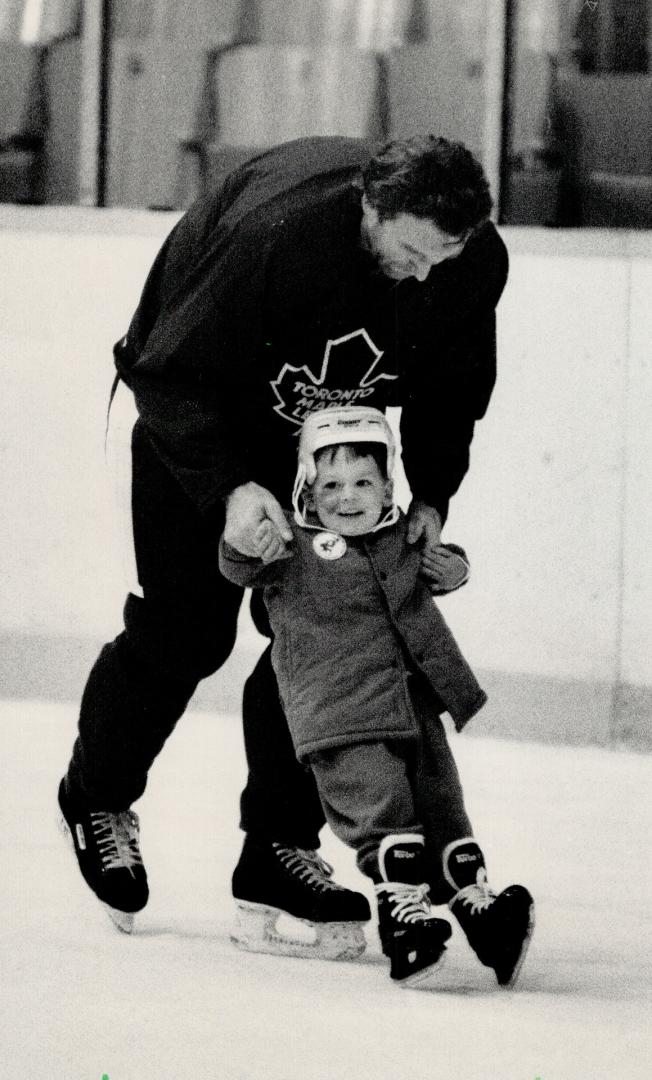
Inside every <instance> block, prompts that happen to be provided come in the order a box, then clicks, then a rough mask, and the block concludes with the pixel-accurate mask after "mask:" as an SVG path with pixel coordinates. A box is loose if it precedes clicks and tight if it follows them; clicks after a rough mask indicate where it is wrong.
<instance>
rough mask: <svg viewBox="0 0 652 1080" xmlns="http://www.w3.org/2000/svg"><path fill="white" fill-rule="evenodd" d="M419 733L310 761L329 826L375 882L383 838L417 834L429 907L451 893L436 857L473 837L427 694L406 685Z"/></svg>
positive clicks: (413, 683)
mask: <svg viewBox="0 0 652 1080" xmlns="http://www.w3.org/2000/svg"><path fill="white" fill-rule="evenodd" d="M409 683H410V690H411V700H412V705H413V708H414V711H415V716H416V718H417V720H418V723H419V731H420V734H419V736H418V737H415V738H414V739H409V738H408V739H393V740H384V741H379V742H366V743H356V744H354V745H351V746H341V747H336V748H333V749H330V750H322V751H319V752H318V753H316V754H314V755H311V757H310V765H311V767H312V770H313V773H314V775H315V779H316V781H317V787H318V789H319V794H320V797H321V801H322V805H323V807H324V813H325V814H326V819H327V821H328V823H329V825H330V826H331V828H332V830H333V832H334V833H335V835H336V836H338V837H339V838H340V839H341V840H343V841H344V843H345V844H348V845H349V846H350V847H352V848H354V849H355V850H356V851H357V861H358V866H359V867H360V869H361V870H362V871H363V873H365V874H367V875H368V876H369V877H371V878H373V879H374V880H376V881H378V880H379V874H378V863H377V851H378V847H379V844H380V841H381V840H382V839H383V837H384V836H388V835H391V834H395V833H410V832H414V833H419V834H420V835H422V836H424V838H425V846H426V864H427V866H428V870H429V873H428V883H429V885H430V891H431V898H432V901H433V903H436V904H443V903H446V902H447V901H448V900H449V899H450V897H451V896H452V895H453V890H452V889H451V887H450V886H449V885H448V884H447V882H446V881H445V879H444V877H443V873H442V866H441V856H442V852H443V850H444V848H445V847H446V845H447V844H449V843H450V842H451V841H452V840H459V839H462V838H463V837H465V836H471V835H472V828H471V823H470V821H469V819H468V817H467V815H466V811H465V809H464V798H463V794H462V788H461V784H460V779H459V774H458V771H457V766H456V765H455V761H454V759H453V755H452V754H451V751H450V747H449V745H448V740H447V738H446V732H445V730H444V726H443V724H442V722H441V720H440V718H439V716H438V715H437V712H436V710H435V708H434V705H433V696H432V693H431V692H430V689H429V687H427V686H426V687H422V686H421V685H419V682H418V680H417V678H416V677H414V676H412V677H410V680H409Z"/></svg>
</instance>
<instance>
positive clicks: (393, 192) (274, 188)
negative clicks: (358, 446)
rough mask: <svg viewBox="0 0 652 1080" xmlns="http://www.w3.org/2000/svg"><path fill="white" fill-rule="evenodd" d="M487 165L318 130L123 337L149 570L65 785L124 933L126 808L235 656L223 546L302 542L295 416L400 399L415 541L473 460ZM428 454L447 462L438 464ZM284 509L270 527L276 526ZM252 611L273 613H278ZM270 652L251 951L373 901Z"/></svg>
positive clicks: (101, 671)
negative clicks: (358, 879) (320, 851)
mask: <svg viewBox="0 0 652 1080" xmlns="http://www.w3.org/2000/svg"><path fill="white" fill-rule="evenodd" d="M490 209H491V198H490V195H489V190H488V186H487V183H486V180H485V178H484V175H483V173H482V169H481V167H480V165H479V164H478V162H477V161H476V160H475V159H474V158H473V157H472V155H471V154H470V153H469V152H468V151H467V150H466V149H465V148H464V147H462V146H461V145H459V144H455V143H449V142H448V141H446V140H444V139H437V138H435V137H434V136H428V137H425V138H421V139H409V140H404V141H397V142H394V143H391V144H389V146H387V147H385V148H383V149H382V150H381V151H380V152H379V153H377V154H376V155H375V156H370V150H369V148H368V147H366V146H365V144H363V143H362V142H359V141H358V140H353V139H343V138H330V137H328V138H310V139H302V140H298V141H297V142H294V143H289V144H286V145H283V146H279V147H276V148H275V149H272V150H270V151H268V152H267V153H265V154H262V155H261V156H259V157H258V158H255V159H254V160H252V161H251V162H249V163H247V164H245V165H244V166H243V167H242V168H240V169H238V170H236V171H235V172H234V173H232V174H231V175H230V176H229V177H228V178H227V180H226V182H225V183H224V185H223V186H222V187H221V188H220V189H219V190H218V191H216V192H215V193H212V194H210V195H209V196H208V197H206V198H204V199H202V200H200V201H199V202H198V203H197V204H196V205H195V206H194V207H193V208H191V210H190V211H189V212H188V213H187V214H186V215H185V216H184V217H183V218H182V219H181V221H180V222H179V223H178V225H177V226H176V227H175V229H173V231H172V233H171V234H170V236H169V237H168V239H167V240H166V242H165V244H164V245H163V247H162V249H161V251H160V253H159V255H158V256H157V258H156V260H155V262H154V265H153V267H152V270H151V272H150V274H149V277H148V280H147V282H146V285H145V289H144V292H143V295H142V297H141V300H140V304H139V306H138V308H137V311H136V313H135V315H134V318H133V320H132V323H131V326H130V327H129V331H128V333H127V335H126V337H125V338H124V339H123V340H122V341H120V342H119V343H118V345H117V346H116V348H115V361H116V366H117V370H118V374H119V376H120V379H121V380H122V381H123V382H124V383H126V384H127V386H128V387H129V388H130V389H131V391H132V393H133V395H134V398H135V402H136V406H137V409H138V414H139V418H138V421H137V423H136V425H135V427H134V430H133V437H132V444H131V453H132V491H131V506H132V516H133V540H134V550H135V559H136V565H137V569H138V586H137V587H135V588H134V590H133V591H132V592H131V593H130V594H129V596H128V597H127V602H126V606H125V630H124V632H123V633H122V634H121V635H120V636H119V637H118V638H117V639H116V640H115V641H114V642H112V643H110V644H108V645H106V646H105V647H104V649H103V650H102V652H101V654H100V656H99V658H98V660H97V661H96V664H95V666H94V668H93V670H92V671H91V674H90V677H89V680H88V683H87V686H86V689H85V692H84V696H83V700H82V705H81V713H80V720H79V736H78V738H77V741H76V743H75V747H74V750H73V756H72V761H71V763H70V766H69V769H68V773H67V776H66V778H65V780H64V781H62V784H61V787H60V791H59V802H60V806H61V810H62V814H63V818H64V820H65V822H66V825H67V827H68V830H69V831H70V833H71V835H72V838H73V840H74V842H75V852H76V855H77V858H78V862H79V865H80V869H81V871H82V873H83V874H84V877H85V878H86V881H87V883H88V884H89V885H90V887H91V888H92V889H93V891H94V892H95V893H96V894H97V895H98V896H99V898H100V899H101V900H102V901H103V902H104V903H105V904H107V906H108V907H109V908H110V909H112V914H113V917H114V919H115V920H116V921H117V922H118V924H119V925H120V926H121V927H122V928H123V929H126V930H130V929H131V926H132V923H133V912H135V911H138V910H140V909H141V908H142V907H143V906H144V905H145V903H146V901H147V896H148V892H147V878H146V874H145V870H144V867H143V865H142V859H141V856H140V851H139V848H138V821H137V818H136V816H135V815H134V814H133V812H132V811H131V810H130V807H131V805H132V803H133V802H134V801H135V800H136V799H137V798H139V796H140V795H141V794H142V792H143V790H144V788H145V784H146V779H147V773H148V770H149V768H150V766H151V764H152V762H153V761H154V759H155V757H156V756H157V754H158V753H159V751H160V750H161V748H162V746H163V744H164V742H165V740H166V739H167V737H168V735H169V734H170V733H171V732H172V730H173V728H174V726H175V724H176V722H177V720H178V719H179V718H180V717H181V715H182V714H183V712H184V710H185V708H186V705H187V703H188V701H189V700H190V698H191V696H192V694H193V692H194V690H195V688H196V686H197V684H198V682H199V681H200V680H201V679H202V678H204V677H206V676H207V675H210V674H211V673H212V672H214V671H216V670H217V669H218V668H219V667H220V666H221V665H222V664H223V663H224V661H225V660H226V658H227V656H228V655H229V653H230V651H231V649H232V647H233V643H234V640H235V634H236V618H237V613H238V609H239V607H240V603H241V600H242V590H241V589H239V588H237V587H236V586H234V585H232V584H230V583H229V582H227V581H226V580H225V579H223V578H222V577H221V576H220V574H219V571H218V563H217V543H218V538H219V536H220V533H221V532H222V530H223V529H224V532H225V538H226V540H227V541H228V543H229V544H230V545H231V547H233V548H235V549H236V550H238V551H240V552H242V553H243V554H244V555H248V556H255V555H257V554H258V550H259V542H260V531H259V530H260V527H261V526H262V525H263V523H265V525H264V530H263V531H265V533H266V534H267V533H268V532H269V529H270V528H273V529H274V530H275V544H276V553H277V554H278V553H283V551H284V549H285V546H286V545H287V544H288V543H289V542H290V540H291V533H290V532H289V530H288V528H287V525H286V522H285V519H284V517H283V513H282V507H281V504H280V502H279V501H278V500H279V499H284V498H285V497H286V493H287V492H288V491H289V490H291V486H292V478H293V475H294V466H295V458H296V434H297V433H298V431H299V428H300V425H301V423H302V421H303V420H304V418H305V417H306V416H307V415H308V414H309V413H310V412H311V411H313V410H315V409H319V408H323V407H325V406H326V405H333V404H342V405H346V404H348V403H355V404H365V405H372V406H376V407H377V408H380V409H383V410H384V409H385V408H386V407H387V406H390V405H400V406H401V407H402V415H401V437H402V454H403V462H404V466H405V471H406V475H407V478H408V482H409V484H410V487H411V491H412V496H413V499H412V504H411V507H410V512H409V520H410V532H409V537H410V540H411V542H413V543H417V542H420V541H422V540H424V539H427V540H428V542H429V543H431V544H436V543H437V542H438V540H439V536H440V533H441V528H442V525H443V523H444V521H445V519H446V515H447V510H448V501H449V499H450V497H451V496H452V495H453V494H454V493H455V491H456V490H457V488H458V487H459V484H460V483H461V481H462V478H463V476H464V474H465V472H466V470H467V468H468V462H469V445H470V443H471V439H472V436H473V430H474V424H475V421H476V420H477V419H478V418H480V417H482V416H483V415H484V412H485V410H486V408H487V405H488V402H489V398H490V396H491V391H492V388H493V384H494V380H495V307H496V304H497V302H498V300H499V297H500V295H501V293H502V290H503V288H504V284H505V280H506V276H507V257H506V252H505V248H504V245H503V244H502V242H501V240H500V239H499V237H498V235H497V233H496V230H495V229H494V227H493V226H492V225H491V224H490V223H489V221H488V215H489V212H490ZM430 462H432V466H430V465H429V463H430ZM270 523H271V524H270ZM252 611H253V615H254V619H255V621H256V624H257V625H258V627H259V628H260V629H262V630H263V632H265V631H266V630H267V629H268V628H267V625H266V616H265V612H264V610H263V609H262V605H261V604H260V603H259V602H258V601H257V600H256V594H254V603H253V606H252ZM270 648H271V647H268V648H267V649H266V650H265V652H264V653H263V655H262V656H261V658H260V660H259V662H258V664H257V665H256V668H255V670H254V671H253V673H252V675H251V676H250V677H249V679H248V680H247V683H246V685H245V690H244V699H243V717H244V736H245V748H246V753H247V762H248V766H249V776H248V780H247V785H246V787H245V790H244V792H243V795H242V800H241V826H242V828H243V830H244V831H245V833H246V838H245V842H244V846H243V851H242V854H241V857H240V860H239V862H238V866H237V867H236V870H235V873H234V876H233V893H234V896H235V897H236V898H237V899H238V900H239V901H244V902H247V903H248V904H252V905H256V908H255V910H257V911H258V912H259V913H260V916H261V919H260V923H259V926H258V931H259V932H258V935H256V933H254V932H252V933H251V934H248V933H247V932H244V931H243V932H241V933H240V934H239V938H240V941H241V943H242V944H243V945H245V946H248V947H251V948H264V949H268V948H274V947H275V946H274V941H275V940H276V939H275V937H274V933H273V931H272V928H271V923H270V919H271V915H270V912H271V913H272V915H274V916H276V915H278V913H279V912H280V911H284V912H289V913H290V914H292V915H294V916H296V917H298V918H303V919H305V920H307V921H308V922H310V923H311V924H313V925H317V926H318V929H319V932H318V933H317V936H316V947H317V948H318V949H322V951H323V952H324V953H325V954H328V955H337V942H336V941H335V938H336V936H337V935H336V931H335V930H334V928H335V927H337V926H338V925H339V924H341V923H350V922H353V923H355V922H362V921H364V920H365V919H367V918H369V908H368V905H367V902H366V899H365V898H364V897H362V896H361V895H360V894H357V893H353V892H350V891H349V890H345V889H342V888H340V887H339V886H337V885H336V884H335V883H334V882H333V881H332V880H331V877H330V873H331V871H330V868H329V867H327V865H326V864H325V863H323V861H322V860H320V858H319V856H318V855H317V854H316V848H317V847H318V844H319V839H318V833H319V830H320V828H321V827H322V825H323V823H324V817H323V812H322V809H321V805H320V803H319V799H318V796H317V793H316V788H315V785H314V781H313V778H312V776H311V774H310V773H309V772H307V771H306V770H305V769H304V768H302V766H300V765H299V764H298V763H297V761H296V760H295V757H294V753H293V750H292V744H291V740H290V737H289V733H288V730H287V724H286V721H285V717H284V715H283V712H282V709H281V706H280V702H279V698H278V689H277V686H276V682H275V679H274V675H273V671H272V668H271V663H270Z"/></svg>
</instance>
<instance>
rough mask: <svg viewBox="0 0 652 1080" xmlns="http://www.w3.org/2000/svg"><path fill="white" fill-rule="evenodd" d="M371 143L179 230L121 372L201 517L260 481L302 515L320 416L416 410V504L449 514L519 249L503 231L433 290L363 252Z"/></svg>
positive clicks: (293, 167) (236, 176)
mask: <svg viewBox="0 0 652 1080" xmlns="http://www.w3.org/2000/svg"><path fill="white" fill-rule="evenodd" d="M369 156H370V148H369V146H368V144H365V143H363V142H360V141H359V140H357V139H344V138H331V137H322V138H309V139H300V140H298V141H296V142H293V143H288V144H285V145H283V146H279V147H276V148H275V149H272V150H270V151H268V152H267V153H264V154H262V155H260V156H259V157H257V158H254V159H253V160H252V161H250V162H248V163H247V164H245V165H244V166H243V167H241V168H239V169H237V170H236V171H235V172H234V173H232V174H231V175H230V176H229V177H228V178H227V180H226V181H225V183H224V184H223V185H222V187H221V188H219V190H217V191H216V192H214V193H212V194H210V195H208V196H207V197H205V198H203V199H201V200H200V201H199V202H197V203H196V204H195V205H194V206H193V207H192V208H191V209H190V210H189V211H188V213H186V214H185V215H184V217H183V218H182V219H181V220H180V221H179V223H178V224H177V225H176V227H175V228H174V229H173V230H172V232H171V234H170V236H169V237H168V238H167V240H166V242H165V243H164V245H163V247H162V249H161V251H160V252H159V254H158V256H157V258H156V261H155V262H154V265H153V267H152V269H151V271H150V274H149V277H148V279H147V282H146V284H145V288H144V291H143V294H142V297H141V300H140V303H139V306H138V309H137V311H136V313H135V315H134V318H133V320H132V323H131V326H130V327H129V331H128V333H127V336H126V337H125V338H124V339H123V340H122V341H120V342H119V343H118V344H117V345H116V347H115V359H116V366H117V369H118V372H119V374H120V375H121V377H122V379H123V380H124V381H125V382H126V383H127V384H128V385H129V386H130V387H131V388H132V390H133V392H134V394H135V398H136V403H137V406H138V410H139V413H140V417H141V422H142V423H143V424H144V426H145V429H146V431H147V433H148V435H149V438H150V439H151V441H152V443H153V445H154V447H155V448H156V450H157V452H158V453H159V455H160V456H161V458H162V459H163V460H164V461H165V463H166V464H167V466H168V467H169V469H170V470H171V472H172V473H173V474H174V475H175V476H176V477H177V479H178V481H179V483H180V484H181V485H182V487H183V488H184V489H185V491H186V492H187V493H188V495H189V496H190V497H191V499H192V500H193V501H194V502H195V503H196V505H197V506H198V507H199V508H200V509H204V508H207V507H209V506H211V505H212V504H213V503H214V502H215V501H216V500H218V499H222V498H224V497H225V496H226V495H228V493H229V492H230V491H232V490H233V488H235V487H237V486H238V485H239V484H242V483H246V482H247V481H249V480H255V481H256V482H257V483H259V484H262V485H263V486H264V487H266V488H269V489H270V490H271V491H273V492H274V494H275V495H276V496H277V498H279V500H280V501H281V502H282V503H283V504H284V505H287V504H288V499H289V494H290V492H291V489H292V481H293V479H294V474H295V471H296V450H297V439H296V435H297V433H298V431H299V428H300V425H301V423H302V421H303V420H304V418H305V417H306V416H307V415H308V413H309V412H310V411H312V410H314V409H316V408H324V407H326V406H328V405H342V404H346V403H347V402H353V403H356V404H364V405H372V406H375V407H376V408H380V409H385V408H386V407H387V406H391V405H399V406H402V414H401V440H402V452H403V463H404V466H405V472H406V475H407V479H408V483H409V484H410V488H411V490H412V494H413V496H414V497H415V498H418V499H422V500H424V501H425V502H426V503H428V504H429V505H431V506H434V507H436V508H437V509H438V510H439V512H440V514H441V515H442V517H443V518H445V517H446V513H447V510H448V500H449V498H450V497H451V496H452V495H453V494H454V493H455V492H456V491H457V489H458V487H459V485H460V483H461V481H462V478H463V477H464V474H465V472H466V470H467V468H468V462H469V444H470V442H471V439H472V437H473V429H474V423H475V421H476V420H477V419H479V418H480V417H482V416H483V415H484V413H485V411H486V409H487V406H488V404H489V399H490V397H491V392H492V389H493V385H494V382H495V376H496V350H495V307H496V304H497V303H498V300H499V298H500V295H501V293H502V291H503V288H504V286H505V281H506V278H507V253H506V250H505V247H504V244H503V242H502V240H501V239H500V238H499V236H498V234H497V232H496V230H495V228H494V227H493V225H491V224H490V223H487V224H485V225H484V226H482V227H481V228H480V229H479V230H478V231H477V232H476V233H475V234H474V235H473V236H472V238H471V239H470V240H469V241H468V242H467V244H466V246H465V248H464V250H463V252H462V254H461V255H460V256H459V257H457V258H455V259H451V260H447V261H446V262H444V263H442V264H440V265H438V266H436V267H434V268H433V269H432V270H431V272H430V274H429V275H428V278H427V279H426V281H425V282H423V283H419V282H418V281H417V280H416V279H415V278H409V279H407V280H405V281H400V282H396V281H392V280H390V279H389V278H386V277H385V276H384V275H383V274H381V273H380V272H379V271H378V269H377V268H376V265H375V262H374V260H373V258H372V257H371V255H370V254H369V253H368V252H367V251H366V250H365V249H364V248H363V246H362V244H361V239H360V223H361V217H362V209H361V177H360V167H361V164H363V163H364V162H365V160H366V159H367V158H368V157H369Z"/></svg>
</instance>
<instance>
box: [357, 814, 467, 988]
mask: <svg viewBox="0 0 652 1080" xmlns="http://www.w3.org/2000/svg"><path fill="white" fill-rule="evenodd" d="M423 862H424V841H423V837H422V836H419V835H417V834H415V833H405V834H403V835H400V836H385V837H384V838H383V840H382V842H381V844H380V848H379V849H378V869H379V873H380V877H381V878H382V881H380V882H379V883H378V884H377V885H376V897H377V900H378V930H379V933H380V941H381V944H382V947H383V952H384V953H385V956H387V957H389V960H390V972H389V974H390V978H392V979H394V980H395V981H396V982H399V983H400V984H401V986H418V985H419V984H421V983H425V982H427V980H428V978H429V976H430V975H431V974H432V972H433V971H434V970H435V969H436V968H437V967H439V965H440V963H441V961H442V959H443V956H444V952H445V949H446V942H447V941H448V939H449V937H450V936H451V927H450V924H449V923H447V922H446V920H445V919H436V918H434V916H433V915H432V913H431V909H430V900H429V899H428V891H429V890H428V886H427V885H426V884H425V883H424V877H425V874H424V865H423Z"/></svg>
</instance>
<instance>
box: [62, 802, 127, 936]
mask: <svg viewBox="0 0 652 1080" xmlns="http://www.w3.org/2000/svg"><path fill="white" fill-rule="evenodd" d="M57 824H58V826H59V831H60V832H61V834H62V836H63V838H64V840H65V841H66V843H67V844H68V846H69V847H70V848H71V850H72V853H73V855H74V854H75V841H74V840H73V836H72V833H71V831H70V826H69V824H68V822H67V821H66V819H65V817H64V816H63V814H59V816H58V818H57ZM89 892H91V893H92V892H93V890H92V889H89ZM93 896H95V894H94V893H93ZM95 899H96V900H97V897H95ZM98 903H100V904H101V905H102V907H103V908H104V909H105V911H106V912H107V913H108V915H109V918H110V919H111V922H112V923H113V925H114V926H116V927H117V928H118V930H121V931H122V933H123V934H131V933H132V932H133V929H134V916H133V914H132V913H131V912H130V911H119V910H118V908H112V907H110V905H109V904H105V903H104V901H103V900H99V901H98Z"/></svg>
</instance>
